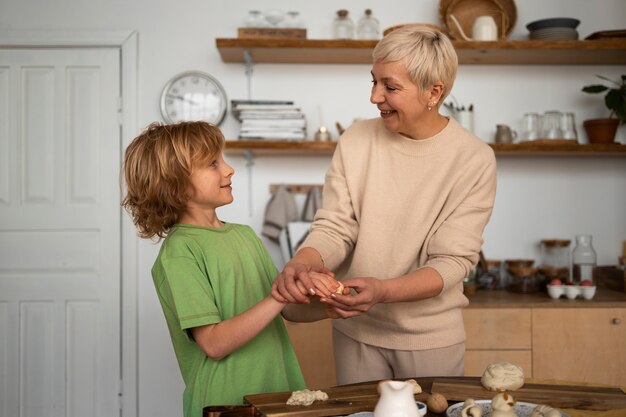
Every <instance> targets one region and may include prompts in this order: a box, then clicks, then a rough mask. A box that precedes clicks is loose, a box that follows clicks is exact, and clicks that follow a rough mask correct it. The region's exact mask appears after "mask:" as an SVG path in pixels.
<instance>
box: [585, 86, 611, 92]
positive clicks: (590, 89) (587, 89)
mask: <svg viewBox="0 0 626 417" xmlns="http://www.w3.org/2000/svg"><path fill="white" fill-rule="evenodd" d="M608 89H609V87H607V86H605V85H602V84H594V85H588V86H586V87H583V91H584V92H585V93H591V94H596V93H601V92H603V91H606V90H608Z"/></svg>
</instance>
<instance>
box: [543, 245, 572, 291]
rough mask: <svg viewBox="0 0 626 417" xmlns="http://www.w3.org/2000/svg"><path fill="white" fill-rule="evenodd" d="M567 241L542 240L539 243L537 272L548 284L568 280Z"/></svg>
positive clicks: (568, 254)
mask: <svg viewBox="0 0 626 417" xmlns="http://www.w3.org/2000/svg"><path fill="white" fill-rule="evenodd" d="M570 243H571V241H570V240H567V239H544V240H542V241H541V265H540V266H539V272H540V273H541V275H542V276H543V277H544V279H545V281H546V282H545V283H549V282H550V281H552V280H553V279H559V280H561V281H562V282H563V283H565V282H566V281H569V279H570V249H569V246H570Z"/></svg>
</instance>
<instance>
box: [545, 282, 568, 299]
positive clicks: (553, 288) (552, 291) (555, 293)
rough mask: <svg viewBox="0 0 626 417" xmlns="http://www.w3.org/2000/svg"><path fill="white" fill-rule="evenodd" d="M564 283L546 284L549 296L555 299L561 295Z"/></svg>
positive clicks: (563, 290)
mask: <svg viewBox="0 0 626 417" xmlns="http://www.w3.org/2000/svg"><path fill="white" fill-rule="evenodd" d="M564 287H565V285H550V284H548V285H546V288H547V289H548V295H549V296H550V298H554V299H555V300H556V299H557V298H559V297H561V296H562V295H563V294H564V293H565V288H564Z"/></svg>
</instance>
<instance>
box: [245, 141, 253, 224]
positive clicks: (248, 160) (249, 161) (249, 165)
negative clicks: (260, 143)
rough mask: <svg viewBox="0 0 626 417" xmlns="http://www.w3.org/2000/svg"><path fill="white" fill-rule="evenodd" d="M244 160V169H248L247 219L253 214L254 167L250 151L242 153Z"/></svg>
mask: <svg viewBox="0 0 626 417" xmlns="http://www.w3.org/2000/svg"><path fill="white" fill-rule="evenodd" d="M243 152H244V156H245V158H246V168H247V169H248V210H249V213H248V214H249V217H252V215H253V214H254V205H253V204H252V167H253V166H254V154H253V153H252V151H251V150H250V149H246V150H244V151H243Z"/></svg>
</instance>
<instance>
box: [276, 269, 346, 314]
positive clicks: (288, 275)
mask: <svg viewBox="0 0 626 417" xmlns="http://www.w3.org/2000/svg"><path fill="white" fill-rule="evenodd" d="M307 281H308V282H310V284H309V285H308V286H307V284H306V283H305V282H307ZM292 283H293V284H292ZM294 285H295V288H296V294H294V293H292V291H293V288H294ZM307 288H309V289H308V290H307ZM338 288H339V282H338V281H337V280H336V279H335V274H333V273H332V272H330V271H328V270H327V269H324V271H323V272H315V271H307V270H306V267H304V266H303V265H302V264H295V265H288V266H286V267H285V269H284V270H283V272H281V273H280V274H279V275H278V276H277V277H276V279H275V280H274V283H273V284H272V292H271V294H272V297H274V299H275V300H276V301H280V302H290V303H300V304H308V303H309V302H310V297H312V296H314V295H317V296H319V297H330V295H331V294H332V293H334V292H336V291H337V289H338ZM302 297H305V299H306V300H305V301H301V300H302ZM296 300H297V301H296Z"/></svg>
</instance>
